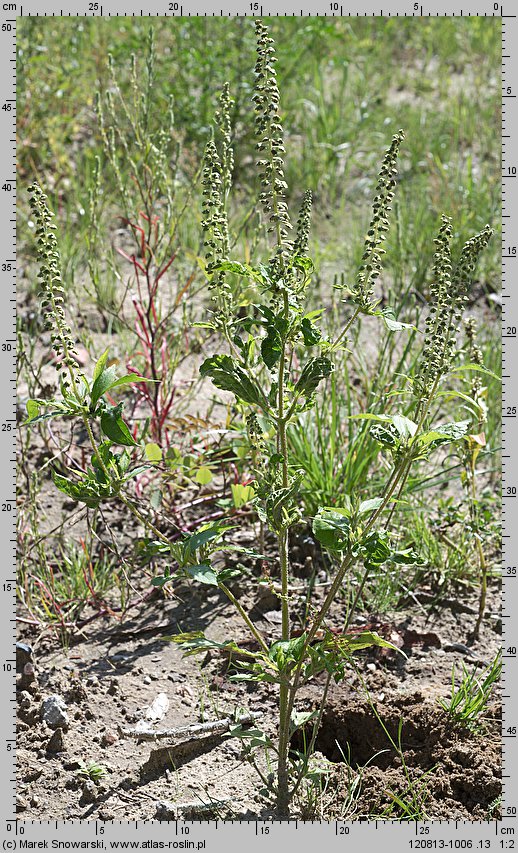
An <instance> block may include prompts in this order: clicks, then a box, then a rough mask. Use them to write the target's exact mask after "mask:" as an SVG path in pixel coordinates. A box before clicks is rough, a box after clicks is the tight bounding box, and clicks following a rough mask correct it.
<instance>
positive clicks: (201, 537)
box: [183, 524, 229, 559]
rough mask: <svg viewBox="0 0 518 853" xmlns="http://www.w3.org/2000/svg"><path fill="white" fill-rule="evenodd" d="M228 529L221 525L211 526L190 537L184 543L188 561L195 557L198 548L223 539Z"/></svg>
mask: <svg viewBox="0 0 518 853" xmlns="http://www.w3.org/2000/svg"><path fill="white" fill-rule="evenodd" d="M228 529H229V528H228V527H222V526H221V525H220V524H211V525H209V526H208V527H205V528H202V530H197V531H196V533H193V534H192V535H191V536H189V537H188V539H186V540H185V542H184V543H183V549H184V553H185V556H186V559H189V558H190V557H192V556H194V554H195V553H196V551H197V550H198V548H201V547H203V546H204V545H207V544H208V543H209V542H212V541H213V540H219V539H221V537H222V536H223V533H224V532H225V531H226V530H228Z"/></svg>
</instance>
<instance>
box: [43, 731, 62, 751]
mask: <svg viewBox="0 0 518 853" xmlns="http://www.w3.org/2000/svg"><path fill="white" fill-rule="evenodd" d="M64 746H65V745H64V742H63V729H56V731H55V732H54V733H53V734H52V736H51V738H50V740H49V742H48V744H47V752H63V749H64Z"/></svg>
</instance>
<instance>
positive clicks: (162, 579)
mask: <svg viewBox="0 0 518 853" xmlns="http://www.w3.org/2000/svg"><path fill="white" fill-rule="evenodd" d="M172 580H173V577H172V576H171V575H157V576H156V577H155V578H151V586H158V587H159V588H160V589H162V587H163V586H165V585H166V583H169V582H170V581H172Z"/></svg>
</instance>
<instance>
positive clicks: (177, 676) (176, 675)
mask: <svg viewBox="0 0 518 853" xmlns="http://www.w3.org/2000/svg"><path fill="white" fill-rule="evenodd" d="M167 677H168V679H169V681H185V675H184V674H183V672H170V673H169V675H168V676H167Z"/></svg>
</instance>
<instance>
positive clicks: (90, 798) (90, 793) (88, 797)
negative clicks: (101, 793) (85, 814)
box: [79, 779, 97, 806]
mask: <svg viewBox="0 0 518 853" xmlns="http://www.w3.org/2000/svg"><path fill="white" fill-rule="evenodd" d="M96 799H97V788H96V787H95V782H92V780H91V779H87V780H86V782H85V783H84V785H83V790H82V791H81V799H80V800H79V805H80V806H86V805H88V804H89V803H95V801H96Z"/></svg>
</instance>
